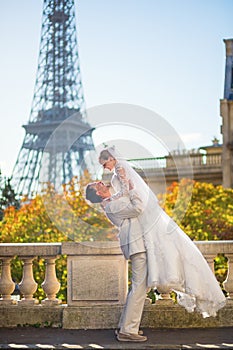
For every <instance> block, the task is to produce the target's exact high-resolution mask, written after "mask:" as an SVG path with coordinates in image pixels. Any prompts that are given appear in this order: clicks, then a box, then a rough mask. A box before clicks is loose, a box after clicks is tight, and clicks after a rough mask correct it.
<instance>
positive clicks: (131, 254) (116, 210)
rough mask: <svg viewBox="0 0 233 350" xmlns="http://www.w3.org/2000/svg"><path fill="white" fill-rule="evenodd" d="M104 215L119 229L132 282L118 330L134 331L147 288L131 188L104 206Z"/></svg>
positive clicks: (136, 204) (137, 206)
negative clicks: (128, 260) (126, 195)
mask: <svg viewBox="0 0 233 350" xmlns="http://www.w3.org/2000/svg"><path fill="white" fill-rule="evenodd" d="M105 212H106V215H107V217H108V218H109V219H110V220H111V221H112V223H113V224H114V225H115V226H117V227H118V228H119V240H120V245H121V249H122V252H123V254H124V256H125V258H126V259H130V260H131V264H132V285H131V290H130V292H129V293H128V296H127V301H126V304H125V308H124V311H123V313H122V315H121V319H120V322H119V327H120V332H121V333H134V334H135V333H138V331H139V325H140V322H141V317H142V312H143V307H144V302H145V297H146V292H147V290H148V288H147V257H146V249H145V244H144V239H143V229H142V227H141V223H140V220H139V219H138V216H140V214H141V213H142V212H143V203H142V201H141V200H140V198H139V197H138V195H137V193H136V192H135V191H134V190H131V191H130V192H129V197H121V198H118V199H117V200H115V201H111V202H108V203H107V204H106V206H105Z"/></svg>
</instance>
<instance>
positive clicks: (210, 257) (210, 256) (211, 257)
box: [205, 254, 215, 274]
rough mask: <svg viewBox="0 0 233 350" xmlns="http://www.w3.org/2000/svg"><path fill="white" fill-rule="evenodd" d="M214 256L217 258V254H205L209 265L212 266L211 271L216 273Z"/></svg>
mask: <svg viewBox="0 0 233 350" xmlns="http://www.w3.org/2000/svg"><path fill="white" fill-rule="evenodd" d="M214 258H215V254H205V259H206V261H207V262H208V265H209V267H210V268H211V271H212V272H213V273H214V274H215V272H214Z"/></svg>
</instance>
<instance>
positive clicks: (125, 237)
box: [105, 190, 146, 259]
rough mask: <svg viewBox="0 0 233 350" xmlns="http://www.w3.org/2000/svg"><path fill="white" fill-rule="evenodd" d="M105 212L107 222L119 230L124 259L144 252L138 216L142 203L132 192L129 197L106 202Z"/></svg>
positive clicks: (141, 210)
mask: <svg viewBox="0 0 233 350" xmlns="http://www.w3.org/2000/svg"><path fill="white" fill-rule="evenodd" d="M105 212H106V215H107V217H108V218H109V220H111V222H112V223H113V224H114V225H115V226H117V227H118V228H119V240H120V246H121V250H122V252H123V254H124V256H125V258H126V259H129V258H130V256H131V255H133V254H136V253H141V252H146V249H145V243H144V239H143V228H142V226H141V220H139V216H140V214H141V213H142V212H143V203H142V201H141V199H140V198H139V197H138V195H137V193H136V192H135V191H134V190H131V191H130V192H129V196H127V197H126V196H125V197H121V198H118V199H117V200H115V201H111V202H108V203H107V205H106V207H105Z"/></svg>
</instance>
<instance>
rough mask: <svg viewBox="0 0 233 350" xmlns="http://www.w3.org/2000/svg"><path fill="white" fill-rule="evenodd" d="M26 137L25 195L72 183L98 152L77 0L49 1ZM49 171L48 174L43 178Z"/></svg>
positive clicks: (20, 177)
mask: <svg viewBox="0 0 233 350" xmlns="http://www.w3.org/2000/svg"><path fill="white" fill-rule="evenodd" d="M23 127H24V129H25V131H26V134H25V138H24V140H23V144H22V147H21V149H20V152H19V155H18V158H17V161H16V164H15V167H14V169H13V174H12V178H13V183H14V184H15V189H16V191H17V193H19V194H25V195H29V196H30V195H31V194H33V193H37V192H38V191H39V190H40V182H41V179H42V180H43V181H44V182H46V181H47V182H51V183H53V184H54V185H55V186H56V183H61V182H62V183H67V182H68V181H69V180H70V179H71V178H72V177H73V176H74V175H80V172H82V171H83V169H84V168H85V167H86V162H85V152H87V151H89V150H93V149H94V146H93V141H92V131H93V129H92V128H91V127H90V125H89V124H88V122H87V120H86V117H85V103H84V96H83V88H82V81H81V75H80V66H79V56H78V47H77V36H76V24H75V5H74V0H44V8H43V21H42V31H41V42H40V52H39V62H38V70H37V78H36V84H35V90H34V96H33V102H32V108H31V113H30V118H29V122H28V124H26V125H23ZM42 173H43V174H42Z"/></svg>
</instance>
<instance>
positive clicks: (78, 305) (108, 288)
mask: <svg viewBox="0 0 233 350" xmlns="http://www.w3.org/2000/svg"><path fill="white" fill-rule="evenodd" d="M62 254H65V255H67V303H68V307H67V308H65V309H64V312H63V328H69V329H72V328H76V329H78V328H82V329H83V328H92V329H93V328H95V329H98V328H115V327H117V325H118V322H119V319H120V314H121V312H122V308H123V304H124V303H125V300H126V295H127V291H128V263H127V261H126V260H125V258H124V256H123V255H122V252H121V249H120V247H119V243H118V242H83V243H71V242H64V243H63V244H62Z"/></svg>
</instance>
